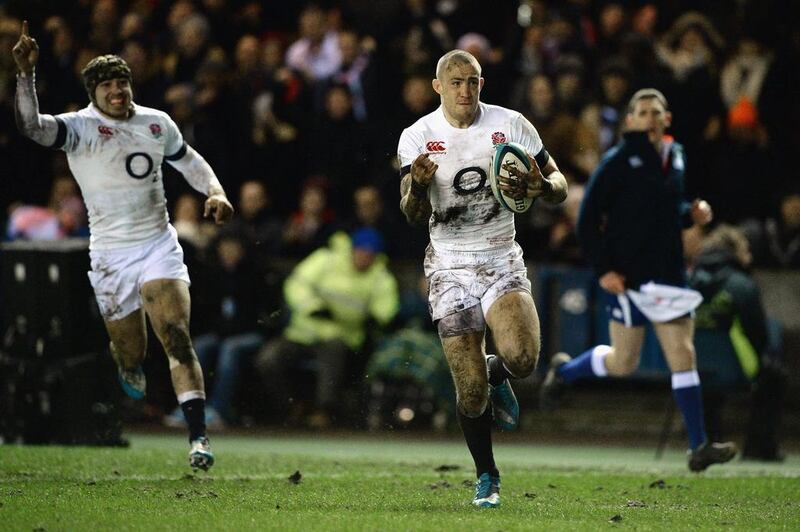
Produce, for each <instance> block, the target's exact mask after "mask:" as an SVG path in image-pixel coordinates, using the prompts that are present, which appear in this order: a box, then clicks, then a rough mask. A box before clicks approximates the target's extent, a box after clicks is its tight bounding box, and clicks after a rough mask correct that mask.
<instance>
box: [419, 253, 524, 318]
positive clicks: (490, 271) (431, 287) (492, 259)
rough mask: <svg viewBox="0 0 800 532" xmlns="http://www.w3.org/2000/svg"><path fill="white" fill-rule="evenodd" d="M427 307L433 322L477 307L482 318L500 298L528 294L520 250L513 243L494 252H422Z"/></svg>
mask: <svg viewBox="0 0 800 532" xmlns="http://www.w3.org/2000/svg"><path fill="white" fill-rule="evenodd" d="M424 267H425V276H426V277H427V278H428V307H429V309H430V312H431V318H432V319H433V321H436V320H440V319H442V318H444V317H445V316H449V315H450V314H454V313H456V312H460V311H462V310H465V309H468V308H470V307H474V306H475V305H478V304H480V305H481V310H482V311H483V316H484V317H486V313H487V312H488V311H489V308H491V306H492V304H494V302H495V301H497V300H498V299H499V298H500V296H502V295H505V294H507V293H509V292H527V293H529V294H530V293H531V282H530V281H529V280H528V270H527V268H526V267H525V261H524V260H523V259H522V248H520V247H519V244H517V243H516V242H514V243H513V245H512V246H511V247H509V248H505V249H502V250H498V251H480V252H469V251H437V250H435V249H434V248H433V246H432V245H430V244H429V245H428V249H427V250H426V252H425V262H424Z"/></svg>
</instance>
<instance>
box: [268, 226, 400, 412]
mask: <svg viewBox="0 0 800 532" xmlns="http://www.w3.org/2000/svg"><path fill="white" fill-rule="evenodd" d="M383 250H384V244H383V238H382V237H381V235H380V233H378V231H376V230H375V229H371V228H361V229H358V230H356V231H355V232H354V233H352V236H351V235H347V234H346V233H343V232H339V233H336V234H335V235H333V237H331V239H330V242H329V244H328V245H327V246H325V247H323V248H320V249H318V250H317V251H315V252H314V253H312V254H311V255H309V256H308V257H307V258H306V259H304V260H303V261H301V262H300V263H299V264H298V265H297V266H296V267H295V268H294V270H293V271H292V273H291V275H290V276H289V277H288V279H286V283H285V285H284V296H285V301H286V305H287V306H288V310H289V312H290V321H289V324H288V326H287V327H286V329H284V331H283V334H282V335H281V336H280V337H279V338H276V339H274V340H272V341H270V342H269V343H267V345H266V346H265V347H264V348H263V349H262V351H261V352H260V354H259V355H258V360H257V368H258V371H259V373H260V375H261V377H262V379H263V381H264V386H265V389H266V390H267V392H268V394H269V395H270V406H271V408H272V409H274V411H275V412H279V413H283V414H285V413H286V412H287V408H288V407H289V405H290V398H291V397H292V390H291V386H290V385H291V382H292V379H290V378H289V374H290V372H291V371H292V370H296V369H298V368H299V367H303V366H305V367H309V365H310V366H312V367H313V369H314V370H315V371H316V386H315V391H314V399H313V405H314V410H313V412H312V413H311V415H310V416H309V417H308V419H307V420H306V421H307V422H308V423H309V424H310V425H312V426H316V427H324V426H328V425H329V424H330V422H331V419H332V418H333V417H337V416H338V415H340V414H344V413H345V412H346V411H347V406H348V404H347V403H346V401H344V400H343V397H345V396H346V390H357V389H358V386H357V385H358V383H359V382H360V381H361V376H362V375H363V373H362V370H363V367H364V362H365V360H366V353H363V352H362V350H363V348H364V345H365V342H367V340H368V337H369V336H370V333H371V326H370V324H371V323H375V324H377V326H378V327H385V326H386V325H388V324H389V322H390V321H391V320H392V318H394V316H395V314H396V313H397V309H398V305H399V301H398V291H397V281H396V280H395V278H394V276H393V275H392V274H391V273H390V272H389V269H388V267H387V260H386V257H385V256H384V255H383Z"/></svg>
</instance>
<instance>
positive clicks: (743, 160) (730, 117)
mask: <svg viewBox="0 0 800 532" xmlns="http://www.w3.org/2000/svg"><path fill="white" fill-rule="evenodd" d="M775 162H776V161H775V156H774V154H773V151H772V149H771V148H770V146H769V145H768V144H767V137H766V130H765V129H764V127H763V126H762V124H761V121H760V118H759V115H758V110H757V109H756V107H755V106H754V105H753V104H752V103H751V102H750V101H749V100H747V99H746V98H745V99H741V100H739V102H738V103H737V104H736V105H734V106H733V107H732V108H731V109H730V110H729V111H728V113H727V119H726V127H725V129H724V130H723V132H722V135H721V136H720V138H718V139H716V140H715V141H714V142H711V143H709V144H707V145H706V149H705V152H704V157H702V158H700V160H699V161H698V164H699V165H701V167H702V168H703V171H702V173H701V174H700V175H699V176H698V177H697V178H695V179H693V181H692V189H693V191H697V193H702V194H703V195H704V196H705V197H708V198H709V201H712V200H713V201H714V202H715V203H714V204H715V205H719V208H718V209H717V214H718V219H719V220H721V221H725V222H728V223H734V224H735V223H740V222H743V221H745V220H747V219H749V218H754V219H756V220H763V219H764V218H766V217H767V216H768V215H769V212H770V210H771V208H772V205H773V197H774V194H775V191H776V190H780V182H781V178H782V177H783V176H782V173H781V169H780V168H779V167H777V166H776V164H775ZM753 175H759V176H760V178H759V186H758V187H753V185H752V176H753Z"/></svg>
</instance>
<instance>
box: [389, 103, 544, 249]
mask: <svg viewBox="0 0 800 532" xmlns="http://www.w3.org/2000/svg"><path fill="white" fill-rule="evenodd" d="M503 142H518V143H520V144H522V145H523V146H524V147H525V149H526V150H527V151H528V153H530V154H531V155H532V156H535V157H536V159H537V162H539V164H540V166H544V164H546V162H547V157H548V156H547V152H546V151H545V149H544V146H543V144H542V140H541V138H540V137H539V133H538V132H537V131H536V128H534V127H533V125H532V124H531V123H530V122H529V121H528V120H527V119H526V118H525V117H524V116H522V115H521V114H520V113H518V112H517V111H512V110H510V109H506V108H504V107H499V106H497V105H488V104H484V103H481V104H479V107H478V113H477V116H476V118H475V121H474V122H473V123H472V125H471V126H469V127H468V128H466V129H459V128H456V127H453V126H452V125H450V123H449V122H448V121H447V119H446V118H445V116H444V111H443V110H442V108H441V107H439V108H438V109H437V110H435V111H433V112H432V113H430V114H428V115H426V116H423V117H422V118H420V119H419V120H418V121H417V122H416V123H414V124H413V125H412V126H410V127H408V128H406V129H405V130H404V131H403V133H402V135H401V136H400V143H399V146H398V149H397V152H398V158H399V160H400V168H401V175H405V174H406V173H408V172H409V171H410V169H411V163H412V162H414V159H416V158H417V156H419V155H420V154H422V153H428V154H430V159H431V160H432V161H433V162H435V163H436V164H438V165H439V168H438V170H436V175H435V176H434V180H433V181H432V183H431V187H430V201H431V206H432V207H433V212H432V214H431V218H430V221H429V222H428V227H429V229H430V237H431V244H432V245H433V247H434V249H436V250H437V251H446V250H449V251H489V250H497V249H502V248H507V247H509V246H510V245H512V242H513V240H514V234H515V233H514V214H513V213H512V212H511V211H509V210H506V209H504V208H502V207H501V206H500V203H498V201H497V200H496V199H495V197H494V195H493V194H492V189H491V187H490V185H489V181H488V176H489V167H490V165H491V161H492V154H493V153H494V146H495V144H499V143H503Z"/></svg>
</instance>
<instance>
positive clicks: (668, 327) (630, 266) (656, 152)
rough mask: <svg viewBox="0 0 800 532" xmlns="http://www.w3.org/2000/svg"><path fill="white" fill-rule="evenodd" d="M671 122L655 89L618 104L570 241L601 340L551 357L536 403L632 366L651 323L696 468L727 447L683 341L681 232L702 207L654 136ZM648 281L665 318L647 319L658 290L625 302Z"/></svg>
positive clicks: (687, 313)
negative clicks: (579, 256)
mask: <svg viewBox="0 0 800 532" xmlns="http://www.w3.org/2000/svg"><path fill="white" fill-rule="evenodd" d="M671 120H672V115H671V114H670V112H669V108H668V105H667V100H666V98H664V95H663V94H661V92H659V91H658V90H656V89H642V90H640V91H638V92H636V94H634V95H633V97H632V98H631V101H630V103H629V105H628V112H627V116H626V125H627V132H626V133H625V134H624V138H623V139H622V141H621V142H620V143H619V144H617V145H616V146H615V147H613V148H612V149H611V150H609V151H608V152H607V153H606V155H605V156H604V158H603V160H602V161H601V163H600V165H599V166H598V167H597V169H596V170H595V172H594V174H593V175H592V177H591V179H590V180H589V184H588V186H587V188H586V194H585V196H584V199H583V203H582V205H581V212H580V216H579V219H578V228H577V231H578V240H579V241H580V243H581V246H582V247H583V250H584V252H585V254H586V257H587V258H588V259H589V261H590V262H591V264H592V265H593V267H594V269H595V272H596V273H597V275H598V277H599V279H600V286H601V287H602V288H603V290H605V292H606V293H607V301H606V309H607V311H608V313H609V336H610V338H611V345H610V346H607V345H599V346H596V347H594V348H592V349H590V350H588V351H586V352H585V353H583V354H582V355H580V356H578V357H577V358H575V359H574V360H572V359H571V358H570V357H569V355H567V354H566V353H558V354H556V355H555V356H554V357H553V359H552V360H551V363H550V369H549V371H548V374H547V376H546V378H545V381H544V383H543V385H542V389H541V405H542V407H543V408H545V409H549V408H553V407H555V406H556V404H557V402H558V399H559V398H560V397H561V395H562V394H563V392H564V388H565V387H566V385H568V384H570V383H572V382H574V381H575V380H577V379H580V378H602V377H606V376H609V375H610V376H616V377H620V376H625V375H629V374H631V373H633V372H634V371H635V370H636V368H637V367H638V365H639V358H640V354H641V348H642V344H643V342H644V338H645V327H644V326H645V324H646V323H647V322H648V321H652V322H653V327H654V329H655V332H656V336H657V337H658V340H659V343H660V344H661V347H662V349H663V351H664V355H665V358H666V360H667V364H668V366H669V368H670V371H671V372H672V390H673V395H674V397H675V401H676V402H677V404H678V407H679V408H680V410H681V413H682V414H683V418H684V422H685V425H686V430H687V433H688V436H689V445H690V454H689V468H690V469H691V470H692V471H702V470H704V469H706V468H707V467H708V466H709V465H712V464H716V463H723V462H727V461H728V460H731V459H732V458H733V457H734V456H735V454H736V447H735V446H734V445H733V444H732V443H712V442H709V441H708V438H707V436H706V431H705V425H704V421H703V400H702V395H701V391H700V377H699V375H698V373H697V365H696V361H695V350H694V344H693V341H692V337H693V333H694V319H693V316H692V310H693V308H694V307H695V306H696V305H697V304H698V303H699V300H700V298H699V296H698V295H697V294H696V293H694V292H692V291H689V290H683V287H685V286H686V273H685V269H684V262H683V244H682V241H681V232H682V230H683V229H684V228H688V227H689V226H691V225H692V224H697V225H700V226H703V225H706V224H708V223H709V222H710V221H711V219H712V212H711V207H710V206H709V205H708V203H706V202H705V201H702V200H695V201H694V202H693V203H689V202H687V201H686V200H685V199H684V195H683V174H684V168H685V160H684V154H683V147H682V146H681V145H680V144H678V143H677V142H675V141H674V140H673V139H672V137H670V136H666V135H665V134H664V132H665V130H666V128H667V127H669V125H670V122H671ZM649 283H657V284H656V285H655V286H657V287H658V289H659V290H661V291H662V292H667V293H669V294H670V296H669V297H670V298H672V297H673V295H674V297H675V298H676V301H677V303H676V304H675V305H674V308H672V309H670V310H673V311H674V312H673V314H672V315H671V316H667V317H655V315H656V314H657V313H658V311H659V310H663V309H660V308H658V307H660V306H661V304H662V303H664V302H665V298H664V297H660V296H659V295H656V296H655V297H650V302H651V303H653V305H652V307H653V308H648V307H645V306H644V305H643V304H642V303H641V302H640V303H639V304H638V305H637V303H635V302H634V301H633V299H637V301H641V296H642V294H645V292H646V290H647V287H646V286H645V285H647V284H649ZM651 286H653V285H651ZM681 298H684V299H685V300H686V303H685V304H683V303H680V299H681ZM681 305H683V306H681Z"/></svg>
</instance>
